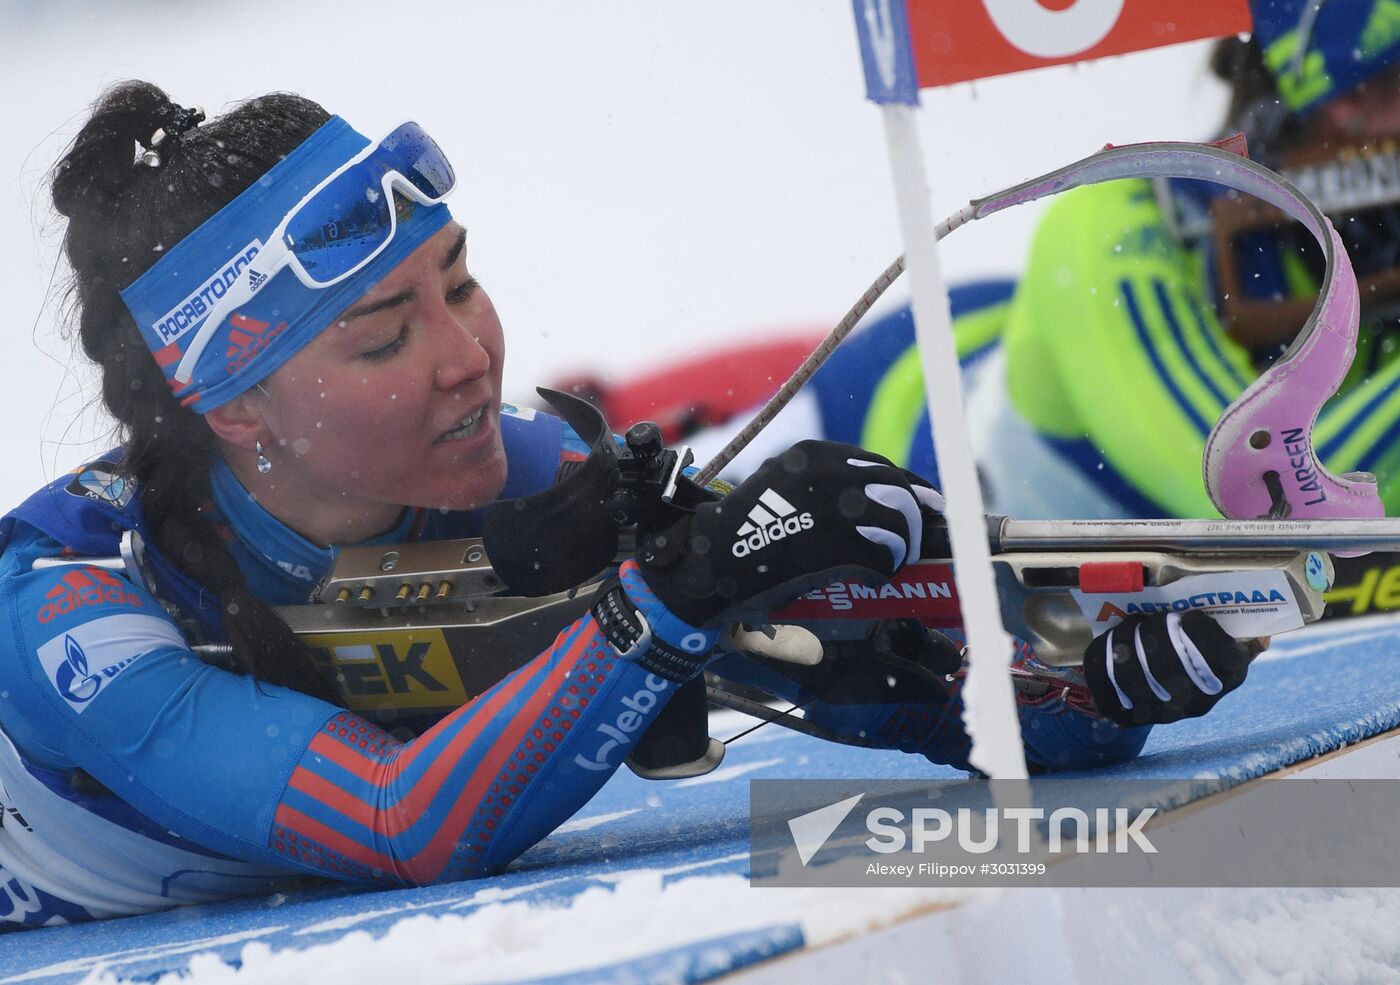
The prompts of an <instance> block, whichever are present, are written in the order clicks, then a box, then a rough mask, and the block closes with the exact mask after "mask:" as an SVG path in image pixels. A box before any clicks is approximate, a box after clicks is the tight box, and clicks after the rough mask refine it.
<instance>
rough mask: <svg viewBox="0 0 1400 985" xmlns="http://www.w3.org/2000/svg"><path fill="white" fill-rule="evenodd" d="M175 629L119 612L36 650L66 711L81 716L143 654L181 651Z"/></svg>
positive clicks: (159, 621)
mask: <svg viewBox="0 0 1400 985" xmlns="http://www.w3.org/2000/svg"><path fill="white" fill-rule="evenodd" d="M185 645H186V644H185V640H184V637H182V636H181V635H180V633H179V630H177V629H176V628H175V627H174V626H172V625H171V624H170V623H168V622H166V621H165V620H164V619H159V618H157V617H155V616H147V615H139V614H130V613H123V614H121V615H115V616H105V617H103V618H101V619H94V620H93V621H92V622H88V623H83V624H82V625H81V626H76V627H74V628H73V629H70V630H69V631H68V632H66V633H60V634H59V635H57V636H55V637H53V638H52V639H50V640H49V641H48V642H46V643H44V644H43V645H42V646H40V647H39V650H38V655H39V663H41V664H42V665H43V667H44V673H45V675H47V676H48V679H49V683H50V684H52V685H53V687H54V690H55V691H57V692H58V696H59V697H60V698H62V699H63V700H64V701H66V702H67V703H68V706H69V707H70V708H72V709H73V710H74V711H76V712H77V713H78V714H82V713H83V712H84V711H86V710H87V708H88V706H89V704H90V703H91V701H92V699H93V698H95V697H97V695H98V694H100V693H101V692H102V690H103V688H105V687H107V686H108V685H109V684H110V683H111V682H112V681H113V680H114V679H116V677H117V676H118V675H119V674H121V672H122V671H124V670H126V669H127V668H128V667H130V666H131V665H132V664H133V663H134V662H135V661H136V660H137V659H139V658H140V657H141V656H142V655H143V654H146V653H149V652H151V651H152V650H155V649H158V648H161V647H166V646H179V647H183V646H185Z"/></svg>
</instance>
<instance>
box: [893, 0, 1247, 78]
mask: <svg viewBox="0 0 1400 985" xmlns="http://www.w3.org/2000/svg"><path fill="white" fill-rule="evenodd" d="M907 3H908V18H909V33H910V35H911V36H912V38H913V41H914V45H913V47H914V52H913V55H914V68H915V74H916V76H917V78H918V84H919V88H921V89H928V88H931V87H933V86H942V85H949V84H951V83H954V82H966V81H968V80H970V79H983V78H987V77H988V76H992V75H1006V74H1007V73H1009V72H1023V71H1025V70H1026V69H1031V68H1041V67H1043V66H1045V65H1062V64H1065V63H1067V62H1080V61H1085V60H1087V59H1090V58H1103V57H1104V56H1106V55H1122V54H1125V53H1127V52H1130V51H1140V50H1142V49H1144V48H1159V47H1162V46H1163V45H1169V44H1178V43H1180V42H1183V41H1197V40H1200V39H1202V38H1213V37H1220V36H1221V35H1226V34H1242V33H1244V32H1247V31H1249V30H1250V18H1249V4H1248V2H1247V0H907ZM890 5H891V6H900V4H899V3H898V2H895V3H891V4H890Z"/></svg>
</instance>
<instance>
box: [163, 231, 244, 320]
mask: <svg viewBox="0 0 1400 985" xmlns="http://www.w3.org/2000/svg"><path fill="white" fill-rule="evenodd" d="M260 249H262V243H260V242H258V241H257V240H253V241H252V242H251V243H249V244H248V245H247V246H245V247H243V249H241V250H239V251H238V252H237V253H235V254H234V255H233V256H232V257H230V258H229V259H228V260H227V262H225V263H224V265H223V266H221V267H220V268H219V272H218V273H216V274H215V275H214V276H212V277H210V278H209V279H208V280H206V281H205V282H204V283H202V284H200V285H199V286H197V287H196V288H195V289H194V290H193V291H191V292H190V293H189V294H188V295H186V296H185V298H184V299H183V300H182V301H180V303H179V304H177V305H175V307H173V308H171V309H170V310H169V311H167V312H166V313H165V314H163V315H161V316H160V317H159V318H157V319H156V321H155V324H153V325H152V326H151V328H153V329H155V331H156V334H158V335H159V336H160V338H161V341H162V342H163V343H165V344H166V345H169V344H170V343H171V342H174V341H175V340H176V339H178V338H179V337H180V336H182V335H184V334H185V333H186V332H188V331H189V330H190V329H192V328H194V327H195V326H196V325H198V324H199V323H200V322H202V321H204V317H205V316H206V315H207V314H209V310H210V309H211V308H213V307H214V302H215V301H217V300H219V298H221V297H223V296H224V295H225V294H227V293H228V289H229V288H230V287H232V286H233V284H234V282H235V281H237V280H238V275H239V274H240V273H242V272H243V268H244V267H246V266H248V264H250V263H252V262H253V257H255V256H257V255H258V251H259V250H260ZM259 276H261V275H259Z"/></svg>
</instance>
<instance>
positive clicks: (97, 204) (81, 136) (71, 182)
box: [53, 81, 204, 219]
mask: <svg viewBox="0 0 1400 985" xmlns="http://www.w3.org/2000/svg"><path fill="white" fill-rule="evenodd" d="M196 113H197V114H198V116H197V117H196V116H195V114H196ZM203 118H204V113H203V111H202V110H197V109H196V110H187V109H183V108H182V107H180V106H179V105H177V104H175V103H173V102H171V100H170V97H169V96H167V95H166V94H165V92H164V91H163V90H161V89H160V88H159V87H157V86H154V85H152V84H151V83H149V82H140V81H132V82H122V83H119V84H118V85H115V86H113V87H112V88H111V89H108V90H107V91H106V92H105V93H103V94H102V95H101V96H100V97H99V98H98V100H97V102H96V103H95V104H94V105H93V108H92V116H91V117H90V118H89V119H88V122H87V124H86V125H84V127H83V128H82V130H80V131H79V132H78V136H77V137H76V138H74V140H73V145H72V147H70V148H69V150H68V152H67V153H66V154H65V155H64V156H63V159H62V160H61V161H59V163H58V167H57V168H56V169H55V171H54V177H53V201H54V206H55V207H56V208H57V209H58V211H59V212H60V213H62V214H63V215H65V216H67V217H69V218H70V219H76V218H81V217H83V216H84V215H85V214H88V213H89V210H102V211H104V212H106V215H107V218H108V219H110V218H111V214H110V211H109V210H111V209H113V208H116V209H120V208H121V206H122V205H123V203H124V202H125V200H126V199H127V197H128V194H129V192H130V190H131V187H132V183H133V182H138V181H140V180H141V177H142V176H141V174H140V172H142V171H144V170H145V169H144V168H135V167H133V164H134V162H135V161H136V160H137V155H138V153H139V148H141V147H149V146H150V142H151V140H152V138H153V136H154V135H155V133H156V132H157V131H158V130H162V129H163V130H165V131H166V133H167V135H169V134H172V133H183V132H184V131H185V130H188V129H189V128H190V127H192V126H194V125H195V124H196V123H198V122H199V120H202V119H203Z"/></svg>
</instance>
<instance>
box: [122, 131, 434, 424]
mask: <svg viewBox="0 0 1400 985" xmlns="http://www.w3.org/2000/svg"><path fill="white" fill-rule="evenodd" d="M369 143H370V141H369V139H368V138H366V137H364V136H362V135H361V134H359V133H357V132H356V131H355V130H354V129H353V128H352V127H351V126H350V125H349V124H348V123H346V122H345V121H344V120H342V119H341V118H340V117H338V116H333V117H331V119H330V120H329V121H327V122H326V123H325V125H323V126H322V127H320V128H319V129H318V130H317V131H316V132H315V133H313V134H312V135H311V136H310V137H308V138H307V139H306V140H305V141H303V142H302V143H301V144H300V146H298V147H297V148H296V150H294V151H292V152H291V153H290V154H288V155H287V156H286V157H285V158H283V159H282V160H281V161H279V162H278V163H277V164H276V165H275V166H274V167H273V168H272V170H270V171H268V172H267V174H265V175H263V176H262V177H261V178H259V179H258V180H257V181H256V182H254V183H253V185H252V186H251V187H249V188H248V189H246V190H245V191H244V192H243V193H242V194H240V195H239V196H238V197H237V198H235V199H234V200H233V201H232V202H230V203H229V204H228V205H225V206H224V207H223V208H222V209H220V210H219V211H218V212H216V213H215V214H214V215H213V216H211V217H210V218H208V219H206V220H205V221H204V223H203V224H202V225H200V227H199V228H198V229H196V230H195V231H194V232H192V233H190V234H189V235H188V236H186V237H185V238H184V239H182V240H180V242H179V243H177V244H175V246H174V247H173V248H171V249H170V250H169V251H168V252H167V253H166V254H165V256H163V257H161V258H160V260H158V261H157V262H156V264H155V265H154V266H152V267H151V268H150V269H149V270H147V271H146V272H145V273H143V274H142V275H141V276H140V277H138V278H137V279H136V281H135V282H134V283H132V284H131V285H130V286H129V287H127V288H126V289H125V290H124V291H122V292H121V297H122V300H123V301H124V302H126V306H127V309H128V310H130V312H131V315H132V317H133V318H135V319H136V324H137V326H138V327H139V328H140V330H141V336H142V338H144V339H145V340H146V345H147V346H149V347H150V350H151V352H152V353H153V354H154V355H155V359H156V362H157V363H158V364H159V365H160V367H161V369H162V371H163V372H164V373H165V378H166V380H167V381H168V382H170V383H171V385H172V387H174V388H176V394H175V395H176V396H177V397H178V398H180V401H181V402H182V403H184V404H186V405H187V406H190V407H192V408H193V409H194V410H195V411H196V412H198V413H201V414H203V413H207V412H208V411H211V410H213V409H214V408H215V407H218V406H220V405H222V404H225V403H227V402H228V401H230V400H232V399H233V398H234V397H236V396H238V394H240V393H243V392H244V391H245V390H249V389H251V388H252V387H253V386H255V385H256V384H258V383H260V382H261V381H262V380H264V379H266V378H267V377H268V376H269V375H270V374H271V373H272V371H273V370H275V369H277V367H279V366H281V365H282V364H283V363H285V362H286V361H287V360H288V359H290V358H291V357H292V356H294V355H295V354H296V353H297V352H299V351H300V350H301V348H302V347H303V346H305V345H306V344H307V343H308V342H310V341H311V340H312V339H314V338H315V337H316V336H317V335H319V334H320V333H321V331H322V329H324V328H326V327H327V326H328V325H330V324H331V323H332V322H333V321H334V320H335V317H336V316H337V315H339V314H340V313H341V312H342V311H344V310H345V309H346V308H348V307H350V306H351V305H352V304H354V302H355V301H357V300H358V299H359V298H361V297H363V296H364V295H365V294H366V293H367V292H369V291H370V290H372V289H373V288H374V287H375V285H376V284H378V283H379V282H380V281H381V280H383V279H384V278H385V277H386V276H387V275H388V274H389V273H390V272H391V271H392V270H393V269H394V268H395V267H397V266H398V265H399V264H400V263H401V262H403V260H405V259H406V258H407V257H408V256H409V255H410V254H411V253H412V252H413V251H414V250H416V249H417V248H418V247H419V246H421V245H423V243H424V242H425V241H427V240H428V239H429V238H430V237H431V236H432V235H433V234H434V233H436V232H437V231H438V230H440V229H441V228H442V227H443V226H445V225H447V223H448V222H449V221H451V219H452V216H451V213H449V212H448V210H447V206H445V205H441V204H439V205H430V206H424V205H417V204H416V203H411V204H413V205H414V207H413V208H411V209H409V210H408V212H409V214H408V215H407V216H402V217H400V219H399V222H398V228H397V231H396V232H395V234H394V238H393V240H392V241H391V242H390V243H389V245H388V246H387V247H386V248H385V249H384V252H382V253H381V254H379V255H378V256H377V257H375V258H374V260H372V261H371V262H370V263H369V265H368V266H366V267H365V268H364V269H363V270H361V271H359V272H358V273H356V274H355V275H354V276H351V277H348V278H346V279H345V280H344V281H341V282H340V283H338V284H333V285H332V286H330V287H325V288H320V289H313V288H308V287H306V286H305V285H303V284H302V283H301V281H299V280H298V279H297V276H296V274H295V273H294V272H293V271H292V270H290V269H287V268H283V269H282V270H280V271H278V272H277V273H276V274H275V275H274V276H273V278H272V280H271V281H269V282H268V283H267V284H265V285H264V286H263V287H262V289H261V290H259V291H258V292H257V293H256V294H255V295H253V297H252V298H251V299H250V300H249V301H248V302H247V303H246V304H243V305H240V306H239V309H238V311H237V312H236V313H235V314H234V315H233V316H231V317H230V318H228V319H226V320H225V322H224V324H223V325H221V326H220V327H219V328H218V330H217V331H216V332H215V334H214V337H213V339H211V341H210V342H209V345H208V346H207V347H206V348H205V350H204V352H203V354H202V355H200V356H199V357H198V362H197V363H196V364H195V368H194V374H193V376H192V377H191V379H190V382H189V385H188V386H183V387H182V386H179V385H178V384H176V383H174V377H175V368H176V366H177V365H178V364H179V362H180V358H181V357H182V356H183V355H184V351H185V349H186V348H187V347H188V346H189V344H190V341H191V340H192V339H193V338H194V335H195V330H196V329H197V328H198V327H199V326H200V324H202V323H203V321H204V316H205V315H206V314H207V313H208V312H209V309H210V308H211V307H212V306H213V304H214V302H215V301H216V300H217V299H218V298H220V297H222V296H223V295H224V293H225V291H227V289H228V286H229V285H230V284H232V283H233V282H234V281H235V280H236V279H237V277H238V274H239V272H240V271H242V270H243V269H244V268H245V267H246V266H247V265H248V263H249V261H251V260H252V259H253V257H255V256H256V255H257V253H258V250H259V249H261V248H262V246H263V244H262V242H261V237H264V236H267V235H268V234H270V233H271V232H272V231H273V230H274V229H276V227H277V224H278V223H279V222H281V221H282V218H283V216H285V215H286V214H287V213H288V212H289V211H290V210H291V209H292V208H294V207H295V206H296V205H297V204H298V203H299V202H300V201H301V199H302V197H303V196H305V195H306V194H307V193H308V192H309V191H311V189H312V188H314V187H315V186H316V185H317V184H318V183H319V182H320V181H321V180H322V179H324V178H325V177H326V176H327V175H329V174H330V173H331V172H333V171H334V170H335V169H336V168H338V167H340V166H341V165H342V164H344V163H345V162H346V161H348V160H350V158H352V157H354V156H355V155H356V154H357V153H359V152H360V151H361V150H363V149H364V148H365V147H367V146H368V145H369Z"/></svg>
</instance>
